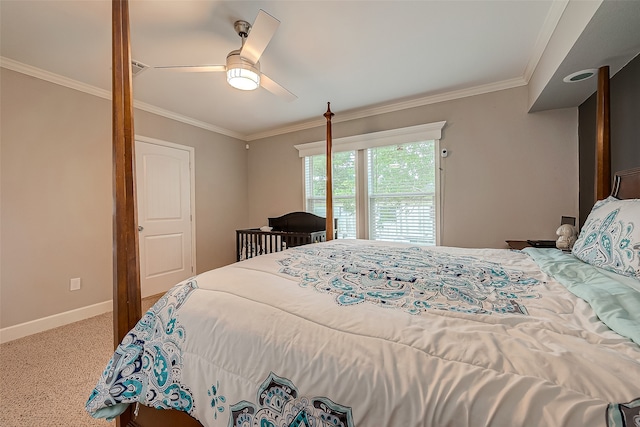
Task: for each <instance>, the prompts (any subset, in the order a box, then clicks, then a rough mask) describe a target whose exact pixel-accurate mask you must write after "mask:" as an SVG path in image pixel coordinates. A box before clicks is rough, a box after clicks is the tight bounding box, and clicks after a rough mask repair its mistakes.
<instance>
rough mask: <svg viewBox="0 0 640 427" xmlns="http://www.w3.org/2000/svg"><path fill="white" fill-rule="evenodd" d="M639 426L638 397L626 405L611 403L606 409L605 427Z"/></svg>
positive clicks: (639, 404)
mask: <svg viewBox="0 0 640 427" xmlns="http://www.w3.org/2000/svg"><path fill="white" fill-rule="evenodd" d="M637 426H640V397H639V398H637V399H635V400H633V401H631V402H628V403H611V404H609V407H608V408H607V427H637Z"/></svg>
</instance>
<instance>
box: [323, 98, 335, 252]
mask: <svg viewBox="0 0 640 427" xmlns="http://www.w3.org/2000/svg"><path fill="white" fill-rule="evenodd" d="M333 116H334V114H333V113H332V112H331V103H330V102H327V112H326V113H324V117H325V118H326V119H327V194H326V204H327V240H333V234H334V230H333V166H332V164H331V163H332V160H333V159H332V154H331V151H332V148H331V144H332V141H331V117H333Z"/></svg>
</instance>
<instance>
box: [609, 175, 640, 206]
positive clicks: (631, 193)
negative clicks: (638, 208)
mask: <svg viewBox="0 0 640 427" xmlns="http://www.w3.org/2000/svg"><path fill="white" fill-rule="evenodd" d="M611 195H612V196H613V197H616V198H618V199H640V168H633V169H627V170H623V171H620V172H616V174H615V175H614V177H613V191H612V192H611Z"/></svg>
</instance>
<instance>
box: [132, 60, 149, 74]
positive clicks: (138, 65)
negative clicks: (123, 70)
mask: <svg viewBox="0 0 640 427" xmlns="http://www.w3.org/2000/svg"><path fill="white" fill-rule="evenodd" d="M147 68H149V66H148V65H145V64H143V63H142V62H139V61H136V60H135V59H133V60H131V74H132V75H133V77H135V76H137V75H138V74H140V73H141V72H143V71H144V70H146V69H147Z"/></svg>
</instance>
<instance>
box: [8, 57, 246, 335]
mask: <svg viewBox="0 0 640 427" xmlns="http://www.w3.org/2000/svg"><path fill="white" fill-rule="evenodd" d="M0 84H1V87H0V90H1V94H2V96H1V98H0V118H1V121H2V126H1V133H0V143H1V152H2V155H1V169H0V171H1V181H0V183H1V190H2V191H1V204H0V207H1V217H0V218H1V228H0V231H1V239H0V240H1V254H2V257H1V268H0V274H1V276H0V277H1V280H0V328H6V327H9V326H12V325H16V324H21V323H24V322H28V321H31V320H35V319H39V318H42V317H46V316H50V315H55V314H58V313H63V312H66V311H70V310H74V309H77V308H81V307H85V306H89V305H92V304H97V303H101V302H104V301H108V300H110V299H111V297H112V250H111V247H112V217H111V212H112V183H111V181H112V178H111V103H110V101H109V100H106V99H102V98H99V97H95V96H92V95H89V94H85V93H82V92H79V91H75V90H72V89H69V88H65V87H62V86H58V85H55V84H52V83H48V82H46V81H43V80H39V79H36V78H33V77H29V76H26V75H23V74H20V73H16V72H13V71H10V70H6V69H1V74H0ZM135 114H136V119H135V131H136V134H138V135H143V136H147V137H152V138H156V139H161V140H165V141H169V142H173V143H177V144H183V145H189V146H192V147H195V157H196V166H195V167H196V179H195V188H196V244H197V259H196V262H197V268H198V271H204V270H207V269H211V268H214V267H218V266H221V265H224V264H228V263H230V262H233V261H235V257H234V249H233V248H234V244H235V243H234V242H235V240H234V239H235V229H236V228H239V227H240V226H241V225H242V224H243V223H245V222H246V219H245V216H246V215H247V214H246V212H247V210H248V205H247V197H246V188H247V170H246V156H247V153H246V150H245V143H244V142H243V141H239V140H236V139H234V138H229V137H226V136H222V135H219V134H216V133H213V132H210V131H207V130H203V129H200V128H196V127H193V126H189V125H186V124H183V123H180V122H176V121H173V120H169V119H166V118H163V117H160V116H157V115H154V114H150V113H147V112H143V111H139V110H136V111H135ZM74 277H80V278H82V289H81V290H80V291H76V292H71V291H69V279H71V278H74Z"/></svg>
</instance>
